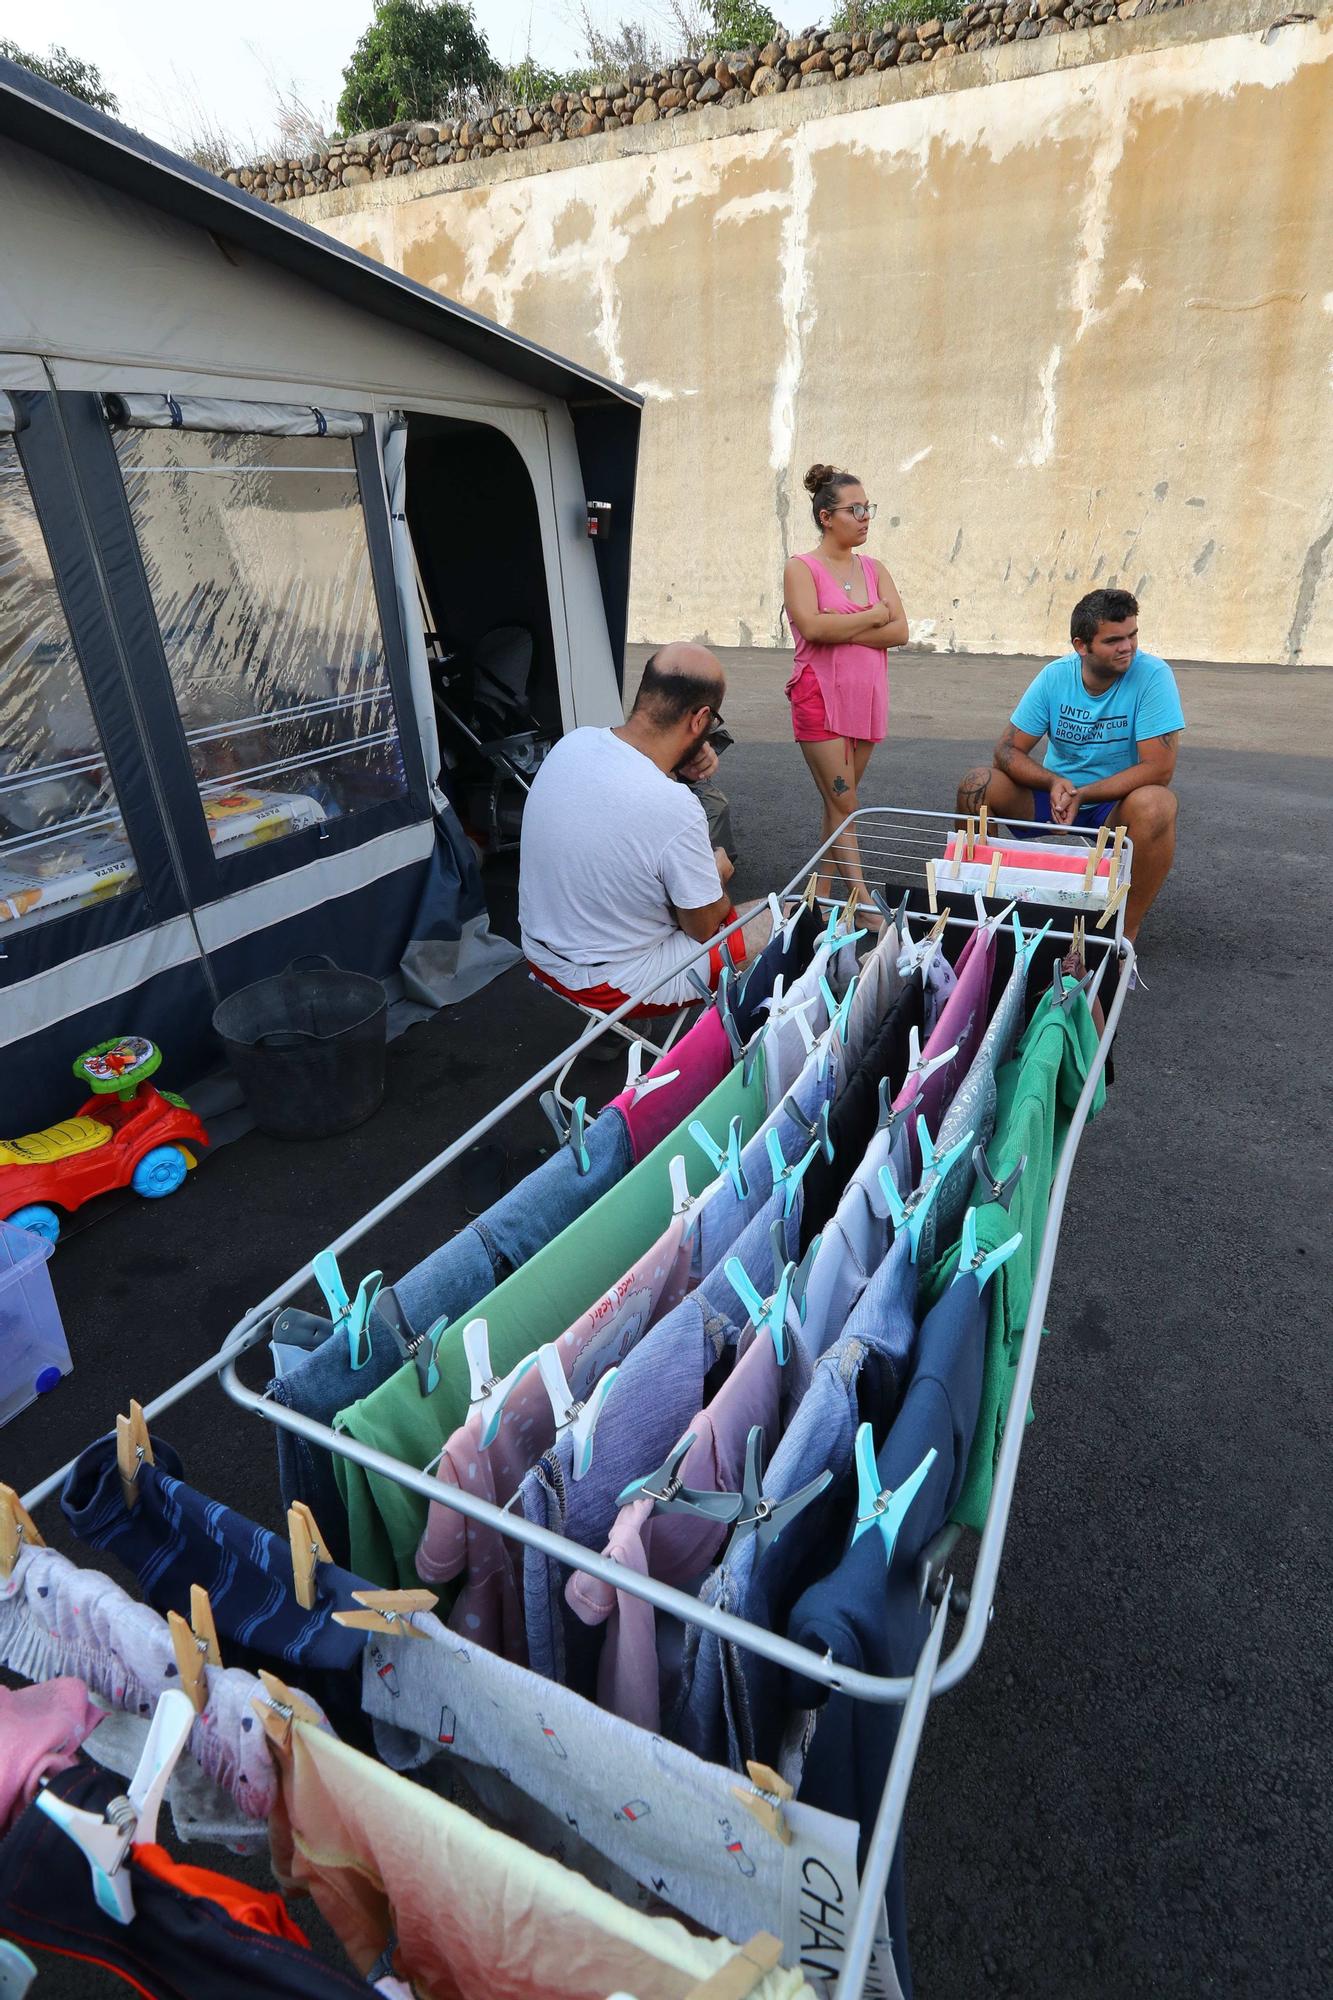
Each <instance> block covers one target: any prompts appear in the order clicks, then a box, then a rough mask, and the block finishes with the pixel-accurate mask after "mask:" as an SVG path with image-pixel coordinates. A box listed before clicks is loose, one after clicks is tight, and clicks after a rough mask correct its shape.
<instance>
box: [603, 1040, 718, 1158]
mask: <svg viewBox="0 0 1333 2000" xmlns="http://www.w3.org/2000/svg"><path fill="white" fill-rule="evenodd" d="M731 1067H732V1060H731V1043H730V1042H729V1041H728V1040H727V1031H726V1029H725V1028H724V1027H723V1025H722V1016H721V1015H720V1014H719V1013H718V1011H717V1008H716V1007H709V1008H708V1009H707V1010H706V1012H704V1013H703V1014H701V1015H700V1017H699V1019H698V1020H697V1021H696V1022H695V1024H694V1026H693V1027H692V1028H690V1029H688V1030H687V1031H686V1033H685V1034H683V1035H682V1036H681V1038H680V1040H679V1041H678V1042H676V1043H674V1044H673V1046H672V1047H671V1048H669V1049H668V1050H667V1052H666V1054H665V1055H664V1056H659V1057H658V1059H657V1061H656V1062H655V1063H654V1064H653V1066H652V1068H651V1069H650V1070H648V1071H646V1072H645V1074H646V1075H647V1076H650V1077H652V1076H666V1075H668V1074H669V1073H670V1072H671V1071H672V1070H673V1069H674V1070H679V1072H680V1074H679V1076H677V1078H676V1079H675V1081H674V1082H673V1083H664V1084H663V1085H662V1087H661V1089H660V1090H650V1091H647V1092H646V1093H645V1094H644V1095H643V1096H641V1097H640V1098H638V1100H637V1101H636V1099H635V1096H634V1092H633V1090H632V1089H630V1088H628V1087H627V1088H626V1089H624V1090H622V1091H621V1093H620V1095H619V1097H613V1098H612V1099H611V1104H612V1106H613V1107H614V1108H615V1109H616V1110H617V1111H619V1112H620V1113H621V1115H622V1117H623V1118H624V1120H625V1123H626V1124H627V1125H628V1126H629V1136H630V1143H631V1145H632V1146H633V1148H634V1157H635V1159H636V1160H642V1159H645V1158H646V1157H647V1155H648V1154H649V1153H651V1152H652V1150H653V1148H654V1146H657V1145H660V1144H661V1142H662V1140H663V1139H665V1138H666V1137H667V1136H668V1134H669V1133H672V1132H674V1131H675V1129H676V1127H677V1126H678V1125H680V1124H683V1123H684V1121H685V1119H687V1118H688V1117H690V1115H691V1114H692V1113H693V1112H695V1111H697V1110H698V1108H699V1106H700V1105H701V1104H702V1103H703V1101H704V1099H705V1097H707V1096H708V1094H709V1092H710V1091H712V1090H716V1089H717V1086H718V1085H719V1084H720V1083H721V1081H722V1079H723V1077H724V1076H725V1075H726V1074H727V1072H728V1070H730V1068H731Z"/></svg>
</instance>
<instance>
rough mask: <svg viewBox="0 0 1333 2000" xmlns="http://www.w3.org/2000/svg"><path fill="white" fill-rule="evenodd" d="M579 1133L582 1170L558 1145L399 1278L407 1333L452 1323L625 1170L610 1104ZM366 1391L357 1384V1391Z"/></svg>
mask: <svg viewBox="0 0 1333 2000" xmlns="http://www.w3.org/2000/svg"><path fill="white" fill-rule="evenodd" d="M583 1139H584V1144H585V1146H586V1147H587V1151H588V1163H589V1165H588V1172H587V1173H586V1174H581V1173H580V1172H579V1170H578V1165H577V1163H576V1161H575V1159H574V1155H573V1154H572V1153H571V1152H570V1150H569V1148H568V1146H561V1148H560V1150H559V1151H558V1152H556V1153H553V1154H552V1155H551V1157H550V1159H549V1160H543V1161H542V1163H541V1165H540V1166H539V1167H535V1168H534V1169H533V1171H532V1172H531V1173H530V1174H528V1175H527V1176H526V1177H525V1178H524V1179H523V1180H521V1181H520V1182H519V1184H518V1186H517V1187H515V1188H511V1189H510V1190H509V1193H508V1194H506V1195H502V1196H501V1197H500V1199H499V1201H497V1202H495V1203H494V1204H493V1206H492V1207H490V1208H488V1209H487V1211H486V1213H485V1215H483V1216H479V1217H478V1219H477V1220H476V1221H475V1222H471V1223H469V1224H468V1226H467V1228H466V1229H460V1230H459V1232H458V1234H457V1235H456V1236H451V1237H450V1239H449V1241H448V1242H447V1243H444V1244H441V1246H440V1248H439V1249H438V1250H432V1251H431V1254H430V1256H429V1257H426V1258H423V1259H422V1261H421V1263H419V1264H418V1265H417V1266H416V1267H415V1269H413V1270H411V1271H409V1272H408V1274H407V1276H406V1277H405V1278H399V1279H398V1280H397V1282H396V1283H395V1285H394V1288H393V1289H394V1296H395V1298H396V1299H397V1301H398V1303H399V1305H400V1306H401V1308H402V1312H403V1318H404V1319H405V1320H406V1322H407V1325H408V1327H409V1328H410V1330H411V1332H412V1333H413V1334H421V1333H426V1332H428V1331H429V1329H430V1328H431V1327H433V1326H434V1325H435V1323H436V1321H437V1320H443V1321H444V1322H445V1324H446V1325H447V1326H452V1325H453V1323H454V1321H455V1320H459V1319H462V1317H463V1315H464V1314H465V1313H470V1312H471V1311H472V1309H473V1307H474V1306H477V1305H480V1304H481V1301H482V1300H483V1299H485V1298H489V1296H490V1294H491V1293H492V1292H493V1291H494V1290H495V1288H496V1286H497V1285H499V1284H503V1282H504V1280H505V1279H506V1278H507V1277H509V1276H510V1274H511V1273H512V1272H514V1271H517V1270H518V1269H519V1267H520V1266H521V1265H523V1264H526V1263H527V1261H528V1259H529V1258H530V1257H534V1256H535V1255H536V1254H537V1252H538V1251H539V1250H544V1249H545V1248H546V1245H547V1244H548V1243H553V1242H554V1241H555V1239H556V1237H557V1236H558V1235H559V1234H560V1232H561V1230H562V1229H563V1228H565V1226H566V1224H567V1223H570V1222H573V1220H574V1218H575V1217H576V1216H579V1215H582V1214H583V1212H584V1210H585V1209H588V1208H591V1207H592V1205H593V1203H594V1202H595V1201H598V1200H600V1199H601V1197H602V1196H603V1195H604V1194H605V1193H606V1191H607V1189H608V1188H611V1187H614V1186H615V1184H616V1182H617V1181H620V1180H623V1179H624V1178H625V1175H626V1174H627V1173H628V1172H629V1170H630V1168H631V1167H632V1166H633V1165H634V1147H633V1143H632V1141H631V1139H630V1131H629V1126H628V1125H627V1124H626V1123H625V1120H624V1118H623V1116H622V1115H621V1113H620V1112H619V1111H617V1109H616V1107H615V1106H614V1105H613V1104H609V1105H608V1106H607V1108H606V1110H605V1111H603V1112H602V1114H601V1116H600V1117H598V1118H594V1120H593V1122H592V1124H591V1125H589V1126H588V1127H587V1129H586V1131H585V1132H584V1135H583ZM554 1337H555V1336H554V1334H553V1335H552V1338H553V1339H554ZM364 1393H365V1392H364V1391H363V1390H362V1389H360V1388H358V1389H357V1390H356V1391H355V1395H356V1396H360V1395H362V1394H364ZM347 1400H354V1398H352V1399H344V1404H343V1407H345V1406H346V1401H347Z"/></svg>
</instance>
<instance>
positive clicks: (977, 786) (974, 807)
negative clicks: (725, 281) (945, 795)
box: [958, 771, 990, 814]
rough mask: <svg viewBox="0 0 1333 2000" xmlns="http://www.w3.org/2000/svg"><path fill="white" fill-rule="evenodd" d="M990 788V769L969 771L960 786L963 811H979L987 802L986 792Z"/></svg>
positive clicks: (959, 795) (959, 793)
mask: <svg viewBox="0 0 1333 2000" xmlns="http://www.w3.org/2000/svg"><path fill="white" fill-rule="evenodd" d="M989 789H990V772H989V771H969V772H968V774H967V776H966V777H965V778H964V780H963V782H962V784H961V785H960V786H959V787H958V797H959V800H960V801H961V803H962V808H963V811H964V812H965V813H972V814H976V813H979V812H980V811H981V808H982V806H983V805H984V803H985V800H986V793H987V792H988V790H989Z"/></svg>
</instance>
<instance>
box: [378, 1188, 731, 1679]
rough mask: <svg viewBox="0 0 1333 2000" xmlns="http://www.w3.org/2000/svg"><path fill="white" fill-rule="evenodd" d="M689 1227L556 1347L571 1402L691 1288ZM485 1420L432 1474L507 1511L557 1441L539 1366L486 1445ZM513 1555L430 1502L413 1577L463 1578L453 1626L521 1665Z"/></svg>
mask: <svg viewBox="0 0 1333 2000" xmlns="http://www.w3.org/2000/svg"><path fill="white" fill-rule="evenodd" d="M685 1220H686V1218H685V1217H684V1216H675V1217H673V1218H672V1221H671V1224H670V1226H669V1227H668V1228H667V1229H666V1230H665V1231H664V1232H663V1234H662V1235H661V1236H660V1237H659V1238H658V1240H657V1242H656V1243H655V1244H654V1245H653V1247H652V1249H651V1250H649V1251H648V1252H647V1254H646V1255H645V1256H643V1257H641V1258H640V1259H639V1261H638V1263H637V1264H635V1265H634V1266H633V1268H632V1269H631V1270H629V1271H627V1272H626V1274H625V1276H624V1277H623V1278H620V1279H619V1280H618V1281H617V1282H616V1284H614V1285H613V1286H612V1288H611V1290H610V1291H609V1292H607V1293H606V1294H605V1296H604V1297H602V1298H600V1299H599V1300H598V1301H597V1304H596V1305H594V1306H590V1307H589V1309H588V1311H587V1312H586V1313H584V1314H583V1316H582V1318H580V1319H578V1320H576V1321H575V1322H574V1325H573V1326H572V1327H570V1328H569V1329H568V1331H567V1332H565V1333H562V1334H561V1336H560V1338H559V1340H557V1342H556V1343H555V1345H556V1351H557V1352H558V1354H559V1356H560V1361H561V1365H562V1366H563V1368H564V1371H565V1376H566V1379H567V1381H568V1382H569V1386H570V1389H571V1391H572V1392H573V1394H574V1397H575V1399H576V1400H577V1401H579V1402H582V1401H583V1400H584V1399H585V1398H586V1397H587V1396H588V1394H589V1393H590V1391H591V1390H592V1389H593V1388H594V1387H595V1386H596V1384H597V1382H598V1381H599V1380H600V1379H601V1377H602V1376H603V1375H604V1374H605V1373H606V1371H607V1370H608V1369H609V1368H613V1367H615V1366H616V1365H618V1363H619V1362H621V1361H622V1360H623V1359H624V1357H625V1356H626V1355H627V1354H628V1353H629V1351H630V1349H631V1348H632V1347H633V1346H634V1345H635V1344H636V1342H637V1341H638V1340H639V1339H640V1338H641V1337H642V1335H643V1334H644V1333H645V1332H646V1331H647V1329H648V1328H649V1327H650V1326H651V1325H652V1324H653V1322H654V1321H655V1320H657V1319H659V1318H661V1316H662V1315H663V1314H664V1313H667V1312H669V1311H670V1310H671V1308H672V1307H673V1306H674V1305H675V1304H676V1303H677V1302H678V1300H679V1299H681V1298H682V1297H683V1296H684V1294H685V1292H686V1291H687V1290H688V1289H689V1279H690V1260H691V1255H692V1245H691V1244H690V1243H687V1242H686V1241H685ZM484 1417H485V1411H484V1409H483V1408H480V1407H479V1408H477V1409H475V1410H473V1411H472V1413H471V1415H470V1416H469V1417H468V1420H467V1422H466V1423H465V1424H462V1425H460V1427H459V1428H458V1429H457V1430H456V1431H455V1432H454V1434H453V1436H452V1437H451V1438H450V1440H449V1442H448V1444H447V1445H446V1446H445V1448H444V1452H443V1454H442V1456H441V1458H440V1463H439V1466H438V1467H437V1476H438V1478H439V1479H440V1480H441V1481H442V1483H443V1484H445V1485H446V1486H457V1487H459V1488H460V1489H461V1490H462V1491H463V1492H466V1493H471V1494H473V1495H474V1496H475V1497H476V1498H477V1499H478V1500H489V1501H490V1502H491V1503H492V1504H493V1505H494V1506H499V1507H503V1506H505V1505H506V1504H507V1503H508V1502H509V1501H510V1500H512V1499H513V1497H514V1495H515V1494H516V1493H517V1491H518V1489H519V1487H520V1486H521V1485H522V1483H523V1481H524V1479H525V1478H526V1477H527V1474H528V1472H529V1471H530V1470H531V1468H532V1467H533V1466H534V1465H535V1464H536V1462H537V1460H538V1459H539V1458H540V1457H541V1455H542V1453H543V1452H545V1451H549V1450H550V1448H551V1446H552V1445H553V1444H554V1442H555V1418H554V1416H553V1414H552V1411H551V1404H550V1399H549V1397H548V1396H547V1394H546V1390H545V1388H544V1387H543V1384H542V1380H541V1376H540V1374H539V1373H538V1371H537V1369H536V1368H535V1367H534V1368H530V1369H529V1370H528V1372H527V1374H526V1375H524V1376H522V1377H521V1379H520V1380H519V1381H518V1382H517V1383H516V1384H515V1385H514V1387H513V1389H512V1390H511V1391H510V1393H509V1395H508V1397H507V1398H506V1401H505V1406H504V1413H503V1415H502V1416H501V1419H500V1427H499V1430H498V1431H497V1433H496V1435H495V1438H494V1439H493V1441H492V1442H491V1444H490V1445H488V1446H486V1447H485V1448H483V1446H482V1443H481V1433H482V1425H483V1422H484ZM517 1556H518V1551H517V1547H516V1545H515V1544H512V1543H510V1542H508V1541H506V1539H505V1537H504V1536H503V1535H502V1534H500V1533H499V1532H498V1531H497V1530H496V1529H494V1528H492V1527H489V1526H488V1525H487V1524H486V1523H485V1522H482V1521H469V1520H467V1519H466V1518H465V1517H464V1516H463V1515H462V1514H460V1513H457V1512H456V1511H455V1510H454V1509H453V1508H451V1507H446V1506H442V1505H441V1504H440V1503H439V1502H432V1503H431V1507H430V1512H429V1514H428V1515H427V1518H426V1528H425V1532H424V1533H423V1535H422V1537H421V1541H420V1544H419V1546H418V1549H417V1573H418V1574H419V1575H420V1576H421V1577H422V1578H423V1580H424V1581H425V1582H427V1583H446V1582H450V1581H452V1579H453V1578H455V1577H458V1576H463V1577H464V1579H465V1581H464V1583H463V1587H462V1589H461V1590H460V1592H459V1594H458V1597H457V1598H456V1600H455V1602H454V1606H453V1610H452V1611H451V1612H450V1614H449V1621H448V1622H449V1624H450V1626H451V1628H452V1629H453V1630H454V1631H455V1632H459V1633H462V1634H464V1635H465V1636H466V1637H467V1638H469V1639H474V1640H476V1642H477V1643H478V1645H482V1646H485V1647H487V1648H488V1650H489V1651H491V1652H493V1653H503V1654H504V1656H505V1658H506V1659H510V1660H515V1661H517V1663H518V1664H519V1665H520V1666H526V1664H527V1641H526V1637H525V1634H524V1627H523V1602H522V1590H521V1586H520V1580H519V1579H520V1572H519V1570H518V1568H517Z"/></svg>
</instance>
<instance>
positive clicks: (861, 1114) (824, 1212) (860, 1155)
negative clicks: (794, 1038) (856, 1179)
mask: <svg viewBox="0 0 1333 2000" xmlns="http://www.w3.org/2000/svg"><path fill="white" fill-rule="evenodd" d="M925 1024H926V988H925V982H924V981H923V979H922V977H921V973H920V971H919V970H917V971H915V972H913V973H911V974H910V975H909V976H908V977H907V978H906V979H904V981H903V983H902V985H901V986H900V987H899V988H898V991H897V992H896V993H895V994H894V996H893V1000H892V1002H891V1003H890V1006H889V1011H888V1013H887V1014H886V1015H885V1016H884V1019H883V1020H882V1021H881V1023H880V1025H879V1027H878V1028H877V1029H876V1031H875V1033H874V1035H873V1036H872V1038H871V1040H870V1043H869V1045H868V1047H867V1049H866V1052H865V1054H864V1055H863V1056H862V1058H861V1060H860V1062H859V1063H858V1064H857V1065H856V1067H855V1069H853V1070H852V1071H851V1072H850V1073H849V1074H848V1075H847V1076H846V1077H844V1078H843V1080H842V1082H841V1083H840V1084H839V1086H838V1094H837V1096H836V1097H835V1098H834V1100H833V1106H832V1109H831V1110H830V1112H829V1121H828V1135H829V1142H830V1144H831V1145H832V1147H833V1158H832V1159H831V1160H830V1159H829V1158H828V1156H827V1155H826V1153H825V1152H824V1150H823V1148H822V1147H821V1148H820V1150H819V1152H818V1153H816V1154H815V1157H814V1159H813V1160H811V1162H810V1165H809V1166H808V1167H807V1169H806V1173H805V1182H804V1194H805V1206H804V1208H803V1209H802V1211H801V1254H802V1256H804V1254H805V1252H806V1251H807V1250H808V1249H809V1247H810V1245H811V1243H812V1242H813V1241H814V1239H815V1237H816V1236H818V1234H819V1232H820V1230H821V1229H822V1228H823V1227H824V1225H825V1223H826V1222H827V1221H828V1220H829V1218H830V1217H831V1216H832V1214H833V1212H834V1210H835V1209H836V1208H837V1206H838V1203H839V1201H840V1200H841V1198H842V1191H843V1189H844V1188H845V1187H846V1185H847V1183H848V1181H849V1180H850V1179H851V1177H852V1175H853V1174H854V1173H855V1172H856V1169H857V1168H858V1167H859V1166H860V1164H861V1161H862V1160H863V1159H864V1157H865V1150H866V1147H867V1146H868V1145H869V1144H870V1141H871V1140H872V1139H873V1138H874V1136H875V1128H876V1126H877V1125H878V1123H879V1086H880V1083H881V1081H884V1080H887V1082H888V1087H889V1098H890V1101H892V1099H893V1098H895V1097H896V1096H897V1094H898V1092H899V1091H900V1090H901V1089H902V1086H903V1084H904V1083H905V1082H906V1080H907V1065H908V1063H909V1061H910V1060H911V1055H910V1040H909V1038H910V1036H911V1032H912V1029H913V1028H915V1029H916V1031H917V1033H918V1034H919V1035H920V1036H921V1039H922V1041H924V1040H925V1034H926V1025H925Z"/></svg>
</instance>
